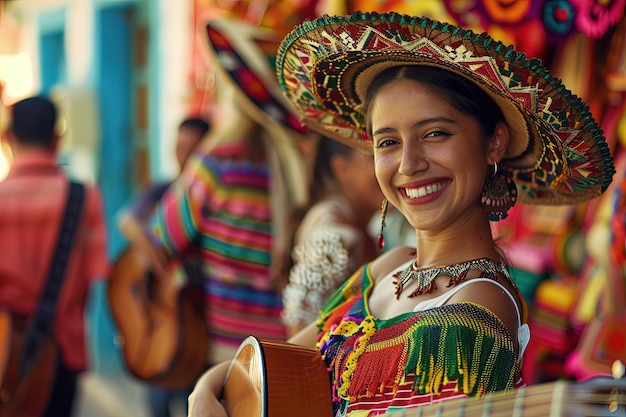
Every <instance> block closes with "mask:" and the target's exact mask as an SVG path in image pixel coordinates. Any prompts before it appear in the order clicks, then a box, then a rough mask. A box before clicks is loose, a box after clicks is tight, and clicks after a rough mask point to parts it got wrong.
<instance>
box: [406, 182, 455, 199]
mask: <svg viewBox="0 0 626 417" xmlns="http://www.w3.org/2000/svg"><path fill="white" fill-rule="evenodd" d="M449 183H450V180H440V181H437V182H434V183H430V184H425V185H421V186H411V187H410V186H406V187H399V189H400V190H401V191H403V192H404V196H405V198H406V199H407V200H408V202H409V203H410V204H426V203H429V202H431V201H433V200H435V199H437V198H438V197H439V196H440V195H441V194H442V193H443V190H444V189H445V188H446V187H447V185H448V184H449Z"/></svg>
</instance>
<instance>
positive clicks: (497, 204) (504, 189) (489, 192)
mask: <svg viewBox="0 0 626 417" xmlns="http://www.w3.org/2000/svg"><path fill="white" fill-rule="evenodd" d="M516 201H517V187H515V183H514V182H513V180H512V179H511V178H509V177H508V176H506V175H505V174H503V173H498V164H497V163H496V162H494V163H493V174H492V175H491V176H490V177H489V178H488V179H487V181H486V182H485V185H484V187H483V191H482V194H481V197H480V202H481V204H482V206H483V208H484V209H485V211H486V212H487V214H488V215H489V220H491V221H498V220H502V219H505V218H506V217H507V216H508V214H507V212H508V211H509V209H510V208H511V207H513V206H514V205H515V202H516Z"/></svg>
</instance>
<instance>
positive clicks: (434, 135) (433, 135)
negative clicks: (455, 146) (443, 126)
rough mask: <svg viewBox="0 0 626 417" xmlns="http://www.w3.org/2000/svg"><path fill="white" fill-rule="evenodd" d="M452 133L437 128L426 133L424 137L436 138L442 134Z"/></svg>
mask: <svg viewBox="0 0 626 417" xmlns="http://www.w3.org/2000/svg"><path fill="white" fill-rule="evenodd" d="M449 135H450V134H449V133H448V132H444V131H442V130H435V131H433V132H429V133H427V134H426V135H424V137H426V138H434V137H441V136H449Z"/></svg>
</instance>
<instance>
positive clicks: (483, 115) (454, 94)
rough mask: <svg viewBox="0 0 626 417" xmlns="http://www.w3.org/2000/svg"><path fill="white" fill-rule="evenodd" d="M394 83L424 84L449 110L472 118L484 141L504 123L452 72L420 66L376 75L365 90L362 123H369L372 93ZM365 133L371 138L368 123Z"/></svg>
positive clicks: (484, 99) (470, 84) (485, 98)
mask: <svg viewBox="0 0 626 417" xmlns="http://www.w3.org/2000/svg"><path fill="white" fill-rule="evenodd" d="M397 80H412V81H417V82H421V83H424V84H427V85H428V86H429V87H430V88H432V89H433V90H435V91H436V92H437V93H438V94H439V95H440V96H441V98H443V99H444V100H445V101H446V102H448V103H449V104H450V105H451V106H452V107H454V108H455V109H457V110H459V111H461V112H463V113H466V114H469V115H471V116H473V117H474V118H476V120H477V121H478V123H479V124H480V127H481V129H482V131H483V133H484V135H485V136H486V137H489V136H491V135H492V134H493V132H494V130H495V127H496V125H497V124H498V122H503V121H505V119H504V115H503V114H502V110H501V109H500V107H498V105H497V104H496V103H495V101H494V100H493V99H492V98H491V97H490V96H489V95H488V94H487V93H486V92H485V91H484V90H483V89H482V88H480V87H478V86H477V85H476V84H474V83H473V82H471V81H469V80H468V79H466V78H464V77H462V76H460V75H458V74H455V73H453V72H450V71H446V70H443V69H441V68H437V67H430V66H424V65H404V66H398V67H391V68H388V69H386V70H384V71H382V72H381V73H380V74H378V76H377V77H376V78H375V79H374V81H372V83H371V84H370V86H369V87H368V90H367V94H366V97H365V107H364V114H365V118H366V120H368V119H369V115H368V113H369V106H370V103H371V102H372V99H373V98H374V96H375V95H376V93H378V91H380V89H381V88H383V87H384V86H386V85H387V84H389V83H390V82H392V81H397ZM367 130H368V134H370V135H371V125H370V123H369V122H368V123H367Z"/></svg>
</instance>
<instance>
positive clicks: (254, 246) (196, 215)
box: [152, 143, 286, 362]
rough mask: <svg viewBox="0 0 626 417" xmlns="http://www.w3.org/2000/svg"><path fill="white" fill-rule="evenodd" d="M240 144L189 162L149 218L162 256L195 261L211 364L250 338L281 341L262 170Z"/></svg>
mask: <svg viewBox="0 0 626 417" xmlns="http://www.w3.org/2000/svg"><path fill="white" fill-rule="evenodd" d="M248 153H249V149H248V148H247V147H246V145H245V144H241V143H240V144H229V145H225V146H222V147H218V148H215V149H214V150H213V151H212V152H211V154H205V155H199V156H195V157H193V158H192V159H191V160H190V161H189V162H188V164H187V166H186V167H185V170H184V171H183V173H182V175H181V177H179V179H178V180H177V181H176V182H174V184H173V185H172V187H171V189H170V190H169V191H168V192H167V193H166V194H165V196H164V197H163V200H162V202H161V204H160V206H159V207H158V208H157V212H156V214H155V216H154V217H153V222H152V229H153V231H154V233H155V235H156V237H157V241H158V242H159V243H160V244H162V245H163V246H164V247H166V248H167V249H168V251H169V252H170V253H181V252H184V251H187V250H190V249H195V250H196V251H199V255H200V257H201V259H202V261H203V269H204V280H205V283H204V289H205V298H206V319H207V325H208V328H209V333H210V338H211V339H210V340H211V345H210V347H211V353H210V355H211V357H210V358H209V360H210V361H211V362H217V361H223V360H227V359H230V358H231V357H232V355H233V353H234V351H235V349H236V348H237V347H238V346H239V344H240V343H241V342H242V340H243V339H244V338H246V337H247V336H249V335H250V334H254V335H257V336H258V337H262V338H270V339H284V338H285V337H286V331H285V329H284V326H283V325H282V322H281V310H282V302H281V298H280V295H279V286H280V282H279V277H273V276H272V274H271V265H272V232H273V230H272V222H271V220H272V211H271V203H270V202H271V198H270V181H271V177H270V170H269V168H268V165H267V164H265V163H263V162H262V161H258V162H251V161H249V159H248V157H247V156H246V155H247V154H248Z"/></svg>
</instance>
